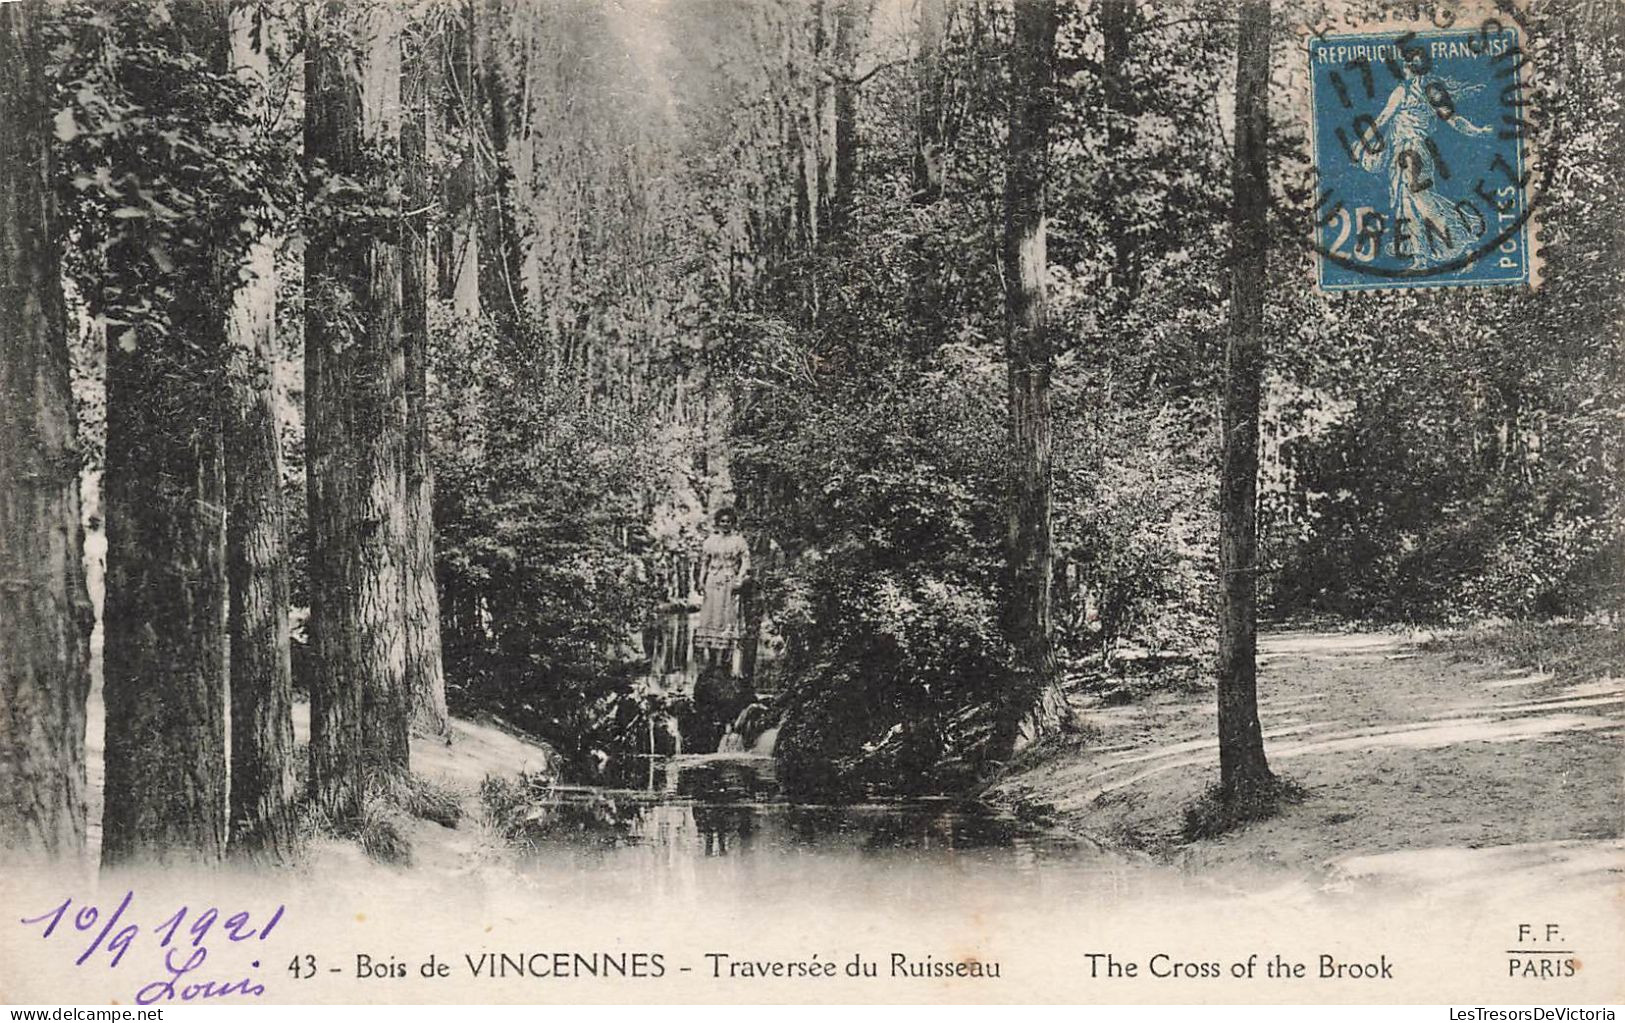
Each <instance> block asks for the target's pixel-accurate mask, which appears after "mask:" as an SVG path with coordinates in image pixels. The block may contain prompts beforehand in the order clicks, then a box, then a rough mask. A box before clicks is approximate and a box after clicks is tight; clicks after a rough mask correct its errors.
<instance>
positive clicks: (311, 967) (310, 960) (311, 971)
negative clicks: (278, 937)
mask: <svg viewBox="0 0 1625 1023" xmlns="http://www.w3.org/2000/svg"><path fill="white" fill-rule="evenodd" d="M288 972H289V973H291V974H293V977H294V979H295V980H309V979H310V978H312V977H314V976H316V957H315V956H313V955H303V956H294V957H293V958H292V959H290V960H288Z"/></svg>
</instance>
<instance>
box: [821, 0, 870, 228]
mask: <svg viewBox="0 0 1625 1023" xmlns="http://www.w3.org/2000/svg"><path fill="white" fill-rule="evenodd" d="M862 2H864V0H840V3H839V6H838V7H837V8H836V11H835V54H834V56H835V68H836V74H837V77H836V79H835V153H834V161H835V188H834V192H833V193H832V195H831V197H830V210H829V217H828V220H829V222H830V223H829V227H830V230H831V231H839V230H840V229H841V228H842V227H843V226H844V225H845V223H846V214H847V211H848V210H849V209H850V207H851V205H852V186H853V183H854V182H855V181H856V180H857V173H858V95H857V93H858V87H857V86H856V85H855V84H853V76H854V75H855V74H856V72H857V61H858V46H859V44H860V42H861V37H862V34H863V30H864V25H863V14H862V12H860V11H859V9H858V5H859V3H862Z"/></svg>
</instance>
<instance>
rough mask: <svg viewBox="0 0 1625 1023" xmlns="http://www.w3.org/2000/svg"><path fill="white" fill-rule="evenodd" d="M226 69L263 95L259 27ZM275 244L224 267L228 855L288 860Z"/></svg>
mask: <svg viewBox="0 0 1625 1023" xmlns="http://www.w3.org/2000/svg"><path fill="white" fill-rule="evenodd" d="M230 17H231V63H232V67H233V68H235V69H236V72H237V74H238V75H240V76H242V77H244V78H245V79H246V80H248V82H249V84H250V85H251V86H252V87H253V88H254V89H255V90H256V95H258V96H261V97H263V96H264V90H265V88H266V85H267V82H268V80H269V75H270V65H269V61H268V60H267V57H266V52H265V47H264V45H263V43H261V44H260V45H257V46H256V45H255V43H254V37H255V32H254V24H253V21H254V18H253V14H252V12H250V11H248V10H246V9H237V10H233V11H232V13H231V15H230ZM276 250H277V240H276V239H275V238H272V237H268V236H265V237H260V238H257V239H255V240H254V242H253V244H252V245H251V246H250V248H249V251H248V254H247V257H246V258H245V259H243V260H242V261H241V262H240V263H239V262H236V261H234V262H233V263H232V264H231V265H227V266H222V268H221V270H222V273H223V275H224V279H223V280H222V282H221V293H222V299H223V300H224V301H225V302H226V303H227V305H228V309H229V311H228V313H227V315H226V345H227V353H226V354H227V369H226V373H227V380H228V383H229V388H230V404H229V407H228V409H227V412H226V417H225V429H224V441H225V454H226V579H227V584H228V587H229V590H230V605H229V609H228V611H227V619H226V631H227V635H228V637H229V640H230V650H231V658H230V660H231V835H230V849H231V851H232V853H233V854H237V855H243V856H247V857H265V858H267V859H270V860H272V861H276V862H285V861H287V860H288V859H289V858H291V856H292V855H293V852H294V838H295V835H294V815H293V798H294V766H293V671H292V667H291V663H290V660H289V646H288V541H287V532H288V525H287V514H286V511H285V509H284V507H283V504H282V452H281V444H280V440H279V437H278V431H277V408H276V390H275V385H274V368H275V365H276V283H277V282H276Z"/></svg>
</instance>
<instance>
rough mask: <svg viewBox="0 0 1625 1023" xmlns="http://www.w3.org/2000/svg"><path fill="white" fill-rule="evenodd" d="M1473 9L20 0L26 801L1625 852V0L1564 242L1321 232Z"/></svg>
mask: <svg viewBox="0 0 1625 1023" xmlns="http://www.w3.org/2000/svg"><path fill="white" fill-rule="evenodd" d="M1450 10H1451V8H1450V5H1447V4H1430V3H1422V4H1416V3H1410V2H1407V3H1404V4H1384V3H1379V2H1376V0H1370V2H1367V0H1340V2H1337V3H1330V4H1328V3H1324V2H1321V0H1239V2H1234V3H1232V2H1220V0H1076V2H1071V0H1067V2H1062V0H1056V2H1048V0H623V2H618V3H611V2H605V0H20V2H8V3H4V4H3V5H0V175H3V176H4V180H3V181H0V196H3V197H4V203H3V205H0V272H3V275H4V283H3V295H4V297H3V300H0V330H3V333H4V337H3V339H0V343H3V351H0V404H3V408H4V425H3V437H0V849H3V853H0V855H3V857H4V858H5V860H6V861H7V862H8V863H9V862H18V863H21V862H24V861H44V862H54V863H73V864H85V865H89V868H90V869H92V870H94V869H96V865H97V864H99V865H100V866H101V868H102V869H113V868H120V867H126V866H139V865H150V864H162V865H182V866H185V865H195V864H214V863H227V864H232V863H235V864H238V865H243V866H248V867H252V868H253V869H255V870H265V871H297V870H301V869H306V870H314V869H315V866H316V865H320V864H323V863H329V862H333V861H334V860H335V858H339V859H343V858H345V857H348V858H350V859H354V860H358V861H365V862H367V863H370V864H374V865H378V864H383V865H387V866H388V867H389V868H390V869H396V870H401V871H412V870H416V871H422V872H433V871H445V872H448V873H449V872H458V871H467V870H472V869H474V867H473V866H471V864H473V865H481V864H483V865H488V864H489V863H491V862H494V861H497V860H501V861H502V862H531V861H535V862H538V863H545V862H548V861H549V860H550V859H551V860H552V861H553V862H555V863H557V862H565V861H568V862H571V863H575V862H577V860H576V859H573V858H572V857H582V856H586V855H588V854H589V852H590V855H591V856H593V857H609V858H613V857H617V856H620V857H626V856H631V855H633V854H634V853H633V852H628V850H640V849H641V850H648V849H651V848H658V849H661V850H665V851H666V852H669V853H671V855H673V856H676V857H677V858H679V859H682V858H688V859H693V858H702V857H736V858H739V857H745V858H748V857H757V858H762V857H767V856H776V857H780V858H781V859H782V860H783V862H784V863H786V864H794V865H793V866H786V867H785V868H784V869H785V871H786V872H789V871H791V870H795V871H803V870H814V869H815V868H814V867H812V866H808V865H807V863H806V861H805V860H803V859H795V860H792V859H791V858H790V854H791V853H792V852H793V853H796V854H797V855H798V856H800V855H803V854H807V855H811V854H817V855H818V856H823V857H826V858H829V857H835V856H836V855H837V854H838V855H840V856H842V857H855V858H857V859H858V860H859V861H860V863H861V862H862V857H863V856H866V855H869V854H871V853H874V854H875V855H879V854H878V853H876V850H882V849H884V850H887V851H888V852H887V855H892V854H901V855H907V856H910V857H915V858H916V859H918V860H920V861H922V862H923V861H929V862H931V863H941V862H947V861H949V860H953V859H954V858H955V857H975V856H982V857H993V858H994V861H995V862H997V863H999V864H1003V863H1005V862H1006V860H1008V861H1009V863H1010V867H1009V869H1010V870H1011V871H1012V872H1017V871H1021V870H1027V869H1029V867H1030V863H1029V861H1030V860H1031V859H1032V858H1033V857H1035V856H1036V857H1037V859H1038V860H1039V861H1042V862H1050V861H1054V862H1057V863H1071V862H1074V861H1079V862H1081V861H1083V860H1085V859H1088V858H1090V857H1099V856H1112V855H1119V854H1121V855H1123V856H1130V855H1132V856H1135V857H1142V858H1144V859H1145V861H1146V862H1148V863H1152V864H1156V865H1157V868H1158V869H1162V868H1164V867H1167V866H1169V865H1172V866H1174V867H1176V868H1177V869H1179V870H1184V871H1194V872H1197V873H1198V874H1200V873H1201V872H1203V871H1208V872H1216V871H1219V870H1222V869H1223V868H1225V867H1226V865H1229V864H1234V863H1239V862H1246V863H1249V864H1251V865H1253V866H1255V867H1260V865H1262V866H1261V867H1260V869H1263V868H1266V867H1267V868H1268V869H1283V870H1287V871H1299V872H1303V873H1309V872H1312V871H1315V870H1321V869H1325V865H1326V864H1328V863H1330V862H1333V861H1337V860H1338V858H1339V857H1352V856H1355V855H1357V854H1358V855H1362V856H1368V857H1377V856H1381V855H1383V854H1390V853H1396V852H1398V851H1402V850H1418V849H1449V850H1454V851H1457V852H1460V853H1462V854H1463V855H1466V854H1468V853H1471V852H1475V851H1483V850H1490V849H1498V850H1501V851H1502V852H1503V853H1504V854H1505V855H1506V856H1508V857H1512V859H1500V860H1496V861H1495V864H1494V866H1493V867H1491V866H1488V865H1487V864H1488V861H1480V860H1472V861H1471V864H1474V865H1471V866H1469V867H1467V868H1464V869H1467V870H1468V871H1469V872H1471V871H1483V872H1484V873H1485V876H1488V874H1489V873H1491V872H1500V873H1504V872H1507V871H1516V870H1519V869H1523V866H1521V865H1522V864H1526V863H1528V862H1533V859H1534V858H1536V857H1539V858H1541V862H1548V859H1549V857H1550V856H1552V855H1558V854H1555V853H1553V852H1552V851H1551V850H1552V848H1555V847H1553V846H1551V845H1550V844H1551V843H1559V844H1560V846H1561V849H1562V850H1564V851H1563V852H1562V853H1561V855H1564V856H1569V855H1573V856H1580V855H1589V854H1590V853H1594V852H1595V851H1596V850H1598V849H1607V850H1617V849H1618V848H1619V845H1620V843H1621V841H1622V840H1625V834H1622V827H1625V824H1622V821H1625V813H1622V808H1625V800H1622V795H1625V792H1622V787H1621V781H1620V763H1621V761H1620V752H1621V747H1620V738H1621V730H1622V728H1625V684H1622V683H1621V682H1620V681H1619V672H1620V666H1621V663H1622V660H1625V641H1622V639H1621V632H1620V622H1619V608H1620V604H1621V601H1622V599H1625V591H1622V585H1625V574H1622V567H1625V490H1622V483H1625V387H1622V385H1621V384H1622V382H1621V378H1620V371H1621V357H1622V347H1621V345H1622V333H1621V324H1622V322H1625V316H1622V314H1625V306H1622V298H1625V291H1622V283H1625V281H1622V257H1625V235H1622V234H1621V229H1620V225H1621V224H1622V223H1625V186H1622V182H1621V179H1620V175H1619V169H1620V168H1621V167H1622V166H1625V7H1621V6H1620V5H1619V4H1618V3H1616V2H1613V0H1535V2H1533V3H1531V4H1527V5H1518V6H1517V7H1516V8H1514V7H1513V6H1512V5H1510V4H1508V5H1504V7H1503V11H1504V13H1503V14H1502V15H1501V17H1502V18H1503V20H1504V21H1505V23H1506V24H1507V25H1509V26H1510V25H1514V24H1515V25H1516V26H1517V30H1518V31H1519V32H1520V33H1521V36H1520V38H1522V40H1523V47H1524V48H1525V49H1526V50H1527V56H1528V61H1529V64H1530V67H1531V70H1530V71H1528V72H1527V77H1526V78H1525V79H1520V78H1517V77H1516V76H1517V75H1519V74H1522V73H1523V72H1521V71H1520V70H1519V69H1518V65H1517V64H1516V62H1515V61H1513V60H1509V61H1508V68H1509V78H1508V79H1507V80H1508V81H1509V82H1514V83H1518V84H1517V87H1518V88H1522V89H1526V90H1528V94H1529V95H1530V96H1531V97H1533V98H1532V99H1531V100H1529V101H1528V109H1527V110H1526V111H1525V110H1524V106H1523V104H1524V102H1525V101H1524V100H1522V99H1519V100H1518V103H1519V111H1520V114H1519V121H1518V126H1516V127H1515V130H1516V131H1517V132H1520V133H1522V132H1527V133H1528V143H1527V144H1528V145H1529V146H1530V147H1532V149H1533V150H1537V151H1538V155H1537V160H1538V166H1537V170H1536V171H1534V172H1531V173H1532V175H1533V176H1532V177H1531V178H1530V180H1529V182H1527V185H1528V188H1529V190H1530V195H1531V196H1532V200H1531V202H1532V204H1533V207H1534V210H1535V212H1534V215H1533V217H1534V219H1532V220H1530V225H1531V227H1530V231H1529V238H1530V245H1531V246H1534V245H1536V244H1538V262H1539V270H1538V276H1539V280H1538V286H1497V287H1474V286H1461V287H1451V286H1430V285H1427V284H1426V282H1424V286H1417V287H1394V288H1388V289H1368V290H1349V291H1330V290H1327V289H1324V288H1321V287H1318V286H1317V284H1316V276H1315V273H1316V267H1317V265H1318V264H1317V260H1319V259H1323V258H1330V257H1328V256H1326V255H1325V254H1323V253H1317V251H1316V248H1315V245H1314V244H1313V242H1312V239H1313V238H1314V237H1316V235H1315V230H1316V228H1315V225H1316V222H1317V220H1319V219H1320V218H1321V217H1322V216H1323V215H1324V211H1323V210H1322V208H1321V206H1317V203H1323V202H1324V197H1323V196H1322V195H1321V193H1320V192H1319V191H1318V189H1317V185H1316V180H1317V179H1316V169H1315V165H1314V164H1315V156H1314V152H1315V149H1314V141H1313V140H1312V139H1311V137H1310V134H1311V133H1310V123H1309V120H1308V114H1307V111H1308V109H1309V106H1308V104H1309V98H1308V90H1309V83H1308V74H1309V67H1310V65H1309V62H1308V59H1307V57H1306V55H1305V52H1306V51H1305V40H1306V39H1309V38H1312V37H1313V33H1314V32H1315V27H1316V26H1317V25H1322V24H1327V23H1329V22H1332V21H1339V20H1341V21H1342V22H1348V23H1354V22H1368V23H1387V22H1390V21H1398V20H1406V19H1409V20H1415V21H1420V22H1422V23H1429V22H1430V21H1431V23H1432V24H1436V25H1443V24H1449V23H1450V22H1449V19H1450V18H1452V17H1454V15H1453V14H1451V13H1450ZM1514 15H1515V17H1514ZM1463 24H1465V22H1463ZM1474 24H1476V22H1475V23H1474ZM1407 59H1408V58H1407ZM1376 73H1377V74H1379V75H1385V76H1386V75H1390V74H1392V75H1393V80H1394V81H1396V82H1398V85H1397V86H1396V87H1395V96H1396V97H1397V96H1401V94H1402V93H1403V92H1404V88H1405V81H1406V76H1407V75H1412V74H1415V75H1416V76H1417V80H1418V81H1421V80H1422V78H1421V73H1420V72H1416V71H1415V70H1414V68H1412V69H1411V70H1407V69H1406V66H1405V65H1401V64H1397V63H1391V64H1390V66H1389V67H1386V68H1382V67H1379V68H1378V69H1377V72H1376ZM1351 80H1352V78H1351ZM1508 87H1509V88H1510V87H1511V86H1508ZM1367 88H1368V89H1369V88H1370V86H1367ZM1502 88H1503V86H1502V85H1501V84H1500V82H1499V81H1498V82H1497V83H1496V84H1495V85H1494V86H1493V90H1501V89H1502ZM1485 95H1486V96H1487V95H1489V93H1485ZM1518 95H1520V96H1522V95H1523V94H1522V93H1519V94H1518ZM1429 96H1430V97H1431V96H1432V93H1429ZM1395 102H1399V101H1398V100H1396V101H1395ZM1378 105H1379V106H1380V102H1379V104H1378ZM1435 106H1436V107H1437V103H1435ZM1388 114H1389V115H1391V114H1392V106H1391V107H1390V110H1389V111H1388ZM1440 116H1441V117H1444V118H1446V119H1447V120H1451V119H1453V115H1451V114H1449V113H1443V114H1441V115H1440ZM1509 123H1511V122H1510V121H1509ZM1458 127H1459V124H1458ZM1375 130H1376V129H1373V131H1375ZM1475 130H1476V128H1475ZM1486 130H1488V129H1486ZM1464 137H1465V136H1464ZM1509 137H1510V136H1509ZM1518 137H1519V138H1520V139H1521V138H1523V135H1522V134H1520V135H1519V136H1518ZM1369 151H1370V152H1371V153H1373V154H1374V153H1376V151H1377V150H1376V146H1375V145H1374V144H1370V150H1369ZM1520 152H1522V150H1520ZM1435 156H1436V157H1437V156H1438V151H1437V150H1435ZM1440 162H1442V158H1440ZM1401 166H1403V165H1401ZM1433 166H1435V169H1438V168H1437V164H1435V165H1433ZM1396 173H1397V172H1396ZM1373 180H1375V179H1373ZM1395 180H1396V181H1398V180H1399V178H1397V177H1396V178H1395ZM1462 180H1463V182H1465V178H1463V179H1462ZM1458 184H1459V187H1460V188H1462V189H1463V193H1462V194H1469V195H1470V193H1469V192H1467V191H1466V190H1467V188H1468V186H1467V184H1465V183H1458ZM1519 187H1524V185H1523V184H1520V185H1519ZM1398 188H1399V186H1398V185H1395V189H1396V192H1395V194H1396V195H1397V194H1398V192H1397V189H1398ZM1356 229H1357V230H1358V231H1363V230H1364V229H1363V228H1360V227H1359V226H1358V224H1356ZM1352 244H1353V245H1354V248H1353V250H1352V251H1353V252H1354V253H1355V255H1354V256H1353V257H1350V258H1351V259H1360V258H1364V257H1361V256H1360V255H1359V253H1360V251H1361V250H1360V248H1359V245H1360V244H1362V243H1361V241H1360V239H1359V237H1356V238H1355V240H1354V242H1353V243H1352ZM1374 244H1375V245H1379V246H1380V245H1382V244H1387V241H1386V240H1385V239H1383V238H1378V239H1376V241H1375V242H1374ZM1528 255H1529V258H1531V259H1533V256H1534V253H1533V252H1531V253H1529V254H1528ZM1339 258H1341V257H1339ZM1483 258H1484V259H1486V260H1488V259H1490V258H1492V255H1489V254H1487V255H1484V256H1483ZM1351 265H1352V264H1351ZM584 850H586V851H584ZM673 850H675V851H674V852H673ZM1034 850H1036V852H1035V851H1034ZM837 851H838V852H837ZM662 855H665V853H662ZM1520 856H1527V858H1526V859H1518V858H1517V857H1520ZM348 861H349V860H346V862H348ZM617 862H621V861H617ZM639 862H640V863H642V862H644V861H641V860H640V861H639ZM651 862H653V861H652V860H651ZM666 862H667V861H665V860H660V863H662V864H664V863H666ZM776 862H777V861H776ZM842 862H843V863H844V862H846V861H845V860H843V861H842ZM956 862H957V861H956ZM1090 862H1094V860H1090ZM1124 862H1128V861H1126V860H1125V861H1124ZM1134 862H1139V861H1138V860H1136V861H1134ZM1382 862H1383V863H1385V864H1389V866H1385V867H1383V868H1381V869H1390V867H1391V869H1393V870H1396V871H1399V870H1402V869H1408V868H1402V867H1401V866H1398V865H1397V864H1398V861H1382ZM1462 862H1463V863H1467V862H1469V861H1466V860H1463V861H1462ZM1508 864H1511V865H1510V866H1509V865H1508ZM482 869H483V868H482ZM638 869H640V870H643V869H648V870H655V869H659V870H666V869H669V868H668V867H666V866H659V867H658V868H657V867H640V868H638ZM842 869H843V870H848V869H850V870H862V869H865V868H863V867H862V866H861V865H860V866H855V867H843V868H842ZM999 869H1003V868H1002V867H1001V868H999ZM1125 869H1126V868H1125ZM1147 869H1149V868H1147ZM1371 869H1372V870H1377V869H1378V868H1376V867H1373V868H1371ZM1012 876H1013V875H1012ZM1587 876H1588V877H1589V876H1590V875H1587ZM730 883H734V882H730ZM738 883H741V884H744V883H747V882H746V881H738ZM748 883H753V884H754V883H761V884H764V885H765V884H766V883H767V882H756V881H750V882H748ZM775 883H779V882H775ZM1596 883H1598V884H1601V883H1603V882H1600V881H1599V882H1596ZM1596 890H1601V889H1596ZM256 965H257V964H256Z"/></svg>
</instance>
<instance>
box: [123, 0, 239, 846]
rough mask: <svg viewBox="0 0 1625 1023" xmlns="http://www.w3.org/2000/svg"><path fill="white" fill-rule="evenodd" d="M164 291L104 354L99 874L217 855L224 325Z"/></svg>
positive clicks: (193, 24)
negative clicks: (160, 306)
mask: <svg viewBox="0 0 1625 1023" xmlns="http://www.w3.org/2000/svg"><path fill="white" fill-rule="evenodd" d="M225 13H226V12H225V9H224V8H222V7H219V6H217V5H213V4H202V3H199V4H180V5H176V6H175V7H174V8H171V9H170V10H169V11H168V12H167V16H168V17H170V18H171V19H172V20H173V21H174V23H175V26H176V29H177V31H179V32H182V33H185V34H187V35H188V36H189V37H190V38H189V39H188V43H187V45H188V46H189V47H190V48H191V49H192V50H193V51H194V52H199V53H205V54H210V53H217V52H218V51H219V50H220V49H224V48H225V47H226V46H227V45H228V44H229V35H228V29H227V25H226V20H225ZM114 172H115V175H116V174H117V173H118V168H116V167H115V168H114ZM140 223H144V222H143V221H131V224H132V225H133V224H140ZM152 241H153V242H154V243H156V241H157V239H152ZM147 242H148V239H145V238H143V237H141V236H140V235H139V234H135V235H133V236H130V237H126V238H125V239H124V240H121V241H120V242H119V243H118V244H116V245H114V246H113V247H112V248H111V249H110V250H109V251H108V256H107V259H108V268H109V273H110V275H111V276H112V277H113V278H114V279H117V280H124V281H134V280H141V279H142V278H141V276H140V274H141V271H140V270H139V269H138V268H139V267H141V266H142V265H143V264H146V263H147V262H148V261H149V259H150V256H149V255H148V248H149V246H148V243H147ZM203 276H206V275H203ZM169 283H170V285H171V288H172V291H173V294H174V298H173V299H172V300H171V302H170V303H169V308H168V310H167V312H168V325H167V326H166V327H164V328H158V327H153V326H150V325H145V324H144V325H141V326H138V327H135V328H133V329H131V330H129V331H126V332H125V334H124V335H122V336H117V337H116V339H115V343H112V344H109V345H108V351H107V472H106V476H105V478H104V488H105V504H106V508H107V599H106V604H105V635H106V640H105V642H106V647H105V650H104V655H103V665H104V676H105V682H104V694H105V699H106V704H107V740H106V755H105V769H106V785H105V788H104V790H103V796H104V800H105V806H104V810H103V813H102V862H103V863H104V864H113V863H119V862H124V861H130V860H139V859H149V858H151V859H158V860H166V859H183V860H199V861H212V860H217V859H219V858H220V857H221V856H222V855H223V854H224V851H225V846H226V824H227V805H226V777H227V774H226V737H225V729H226V722H225V715H226V670H227V669H226V653H227V640H226V605H227V589H226V514H225V507H226V493H225V490H226V485H225V454H224V451H223V448H222V444H221V429H220V428H221V416H222V412H223V408H222V405H223V396H224V392H225V374H224V372H223V369H224V359H223V355H224V352H223V343H224V337H225V329H224V315H223V310H221V309H220V307H219V305H218V304H217V303H215V302H214V300H213V295H212V291H213V289H212V287H211V285H212V283H213V282H212V281H210V280H192V279H186V278H180V277H177V278H176V279H175V280H173V281H171V282H169Z"/></svg>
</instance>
